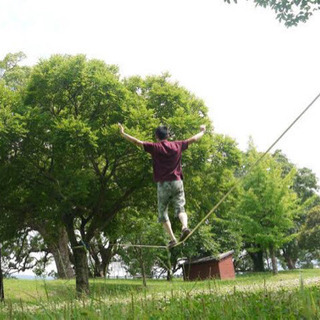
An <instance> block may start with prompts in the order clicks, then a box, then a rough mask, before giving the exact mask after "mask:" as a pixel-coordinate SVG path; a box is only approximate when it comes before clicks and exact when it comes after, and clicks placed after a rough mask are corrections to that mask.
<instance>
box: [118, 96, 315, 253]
mask: <svg viewBox="0 0 320 320" xmlns="http://www.w3.org/2000/svg"><path fill="white" fill-rule="evenodd" d="M319 97H320V93H319V94H318V95H317V96H316V97H315V98H314V99H313V100H312V101H311V102H310V104H309V105H308V106H307V107H306V108H305V109H304V110H303V111H302V112H301V113H300V114H299V115H298V116H297V117H296V118H295V119H294V120H293V121H292V122H291V124H290V125H289V126H288V127H287V128H286V129H285V130H284V131H283V132H282V134H281V135H280V136H279V137H278V138H277V139H276V140H275V141H274V142H273V143H272V144H271V146H270V147H269V148H268V149H267V150H266V151H265V152H264V153H263V154H262V155H261V156H260V157H259V158H258V160H257V161H256V162H255V163H254V164H253V165H252V166H251V167H249V168H248V170H247V172H246V173H245V174H244V175H243V176H241V177H239V178H237V179H236V181H235V184H234V185H233V186H232V187H231V188H230V189H229V191H228V192H226V193H225V194H224V196H223V197H222V198H221V199H220V200H219V201H218V202H217V203H216V204H215V206H214V207H213V208H212V209H211V210H210V211H209V212H208V213H207V214H206V215H205V216H204V218H202V220H201V221H200V222H199V223H198V224H197V225H196V226H195V227H194V228H193V229H192V230H191V232H190V233H189V234H188V235H187V236H186V237H185V238H184V239H183V240H182V241H179V242H177V243H176V244H175V245H174V246H172V247H171V248H175V247H178V246H180V245H181V244H183V243H184V242H186V241H187V240H188V239H189V238H190V237H191V236H192V234H193V233H194V232H195V231H196V230H197V229H198V228H199V227H200V226H201V225H202V224H203V222H204V221H206V220H207V219H208V218H209V216H210V215H211V214H212V213H213V212H214V211H215V210H216V209H217V208H218V207H219V206H220V204H221V203H222V202H223V201H224V200H225V199H226V198H227V197H228V196H229V195H230V193H231V192H232V191H233V190H234V189H235V188H236V187H237V186H238V184H240V182H242V180H243V179H244V178H245V177H246V176H247V175H248V174H249V173H250V172H251V171H252V170H253V169H254V168H255V167H256V166H257V165H258V164H259V163H260V162H261V160H262V159H263V158H264V157H265V156H266V155H267V154H268V152H269V151H270V150H271V149H272V148H273V147H274V146H275V145H276V144H277V143H278V142H279V141H280V140H281V139H282V138H283V136H284V135H285V134H286V133H287V132H288V131H289V130H290V129H291V128H292V127H293V126H294V125H295V124H296V123H297V122H298V121H299V120H300V118H301V117H302V116H303V115H304V114H305V113H306V112H307V111H308V110H309V109H310V108H311V106H312V105H313V104H314V103H315V102H316V101H317V100H318V98H319ZM114 245H117V246H121V247H139V248H158V249H167V250H168V246H157V245H143V244H141V245H138V244H129V243H128V244H114Z"/></svg>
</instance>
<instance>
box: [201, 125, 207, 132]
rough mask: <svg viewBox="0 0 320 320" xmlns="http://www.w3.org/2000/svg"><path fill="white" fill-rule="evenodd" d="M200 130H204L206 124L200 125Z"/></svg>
mask: <svg viewBox="0 0 320 320" xmlns="http://www.w3.org/2000/svg"><path fill="white" fill-rule="evenodd" d="M200 131H201V132H205V131H206V125H205V124H203V125H201V126H200Z"/></svg>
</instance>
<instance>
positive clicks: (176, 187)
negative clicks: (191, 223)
mask: <svg viewBox="0 0 320 320" xmlns="http://www.w3.org/2000/svg"><path fill="white" fill-rule="evenodd" d="M157 193H158V221H159V222H166V221H168V220H169V216H168V206H169V204H172V205H173V208H174V212H175V217H177V216H178V215H179V213H181V212H185V209H184V206H185V204H186V200H185V196H184V189H183V181H182V180H174V181H165V182H158V183H157Z"/></svg>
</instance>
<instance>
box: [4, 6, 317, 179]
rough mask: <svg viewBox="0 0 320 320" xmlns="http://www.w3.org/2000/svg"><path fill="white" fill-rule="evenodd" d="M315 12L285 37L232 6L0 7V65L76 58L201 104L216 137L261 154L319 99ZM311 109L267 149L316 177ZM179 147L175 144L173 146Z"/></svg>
mask: <svg viewBox="0 0 320 320" xmlns="http://www.w3.org/2000/svg"><path fill="white" fill-rule="evenodd" d="M319 31H320V12H316V13H315V15H314V16H313V17H311V19H310V21H308V22H307V23H305V24H301V25H299V26H298V27H293V28H290V29H288V28H286V27H284V25H283V24H280V23H279V22H278V21H277V20H276V19H275V14H274V13H273V12H272V11H271V10H268V9H263V8H256V7H255V6H254V5H253V1H251V0H249V1H244V0H242V1H241V0H239V4H237V5H236V4H232V5H228V4H226V3H224V2H223V0H161V1H160V0H113V1H110V0H101V1H100V0H90V1H82V0H63V1H62V0H55V1H51V0H46V1H44V0H14V1H12V0H0V59H3V57H4V56H5V55H6V54H7V53H9V52H11V53H13V52H17V51H23V52H24V53H25V54H26V55H27V56H28V59H27V61H26V63H28V64H35V63H36V62H37V61H38V60H39V59H40V58H47V57H49V56H50V55H52V54H54V53H61V54H77V53H84V54H86V55H87V56H88V58H98V59H102V60H104V61H105V62H106V63H108V64H117V65H118V66H119V68H120V73H121V75H122V76H130V75H135V74H137V75H141V76H145V75H149V74H161V73H162V72H166V71H168V72H169V73H170V74H171V75H172V79H173V80H177V81H178V82H179V83H180V84H181V85H182V86H184V87H186V88H187V89H188V90H189V91H191V92H193V93H194V94H195V95H196V96H197V97H199V98H201V99H203V100H204V101H205V103H206V105H207V106H208V108H209V110H210V117H211V119H212V121H213V124H214V126H215V130H216V132H219V133H223V134H226V135H229V136H231V137H233V138H234V139H235V140H236V141H237V142H238V144H239V147H240V148H241V149H243V150H244V149H245V148H246V146H247V142H248V139H249V136H250V135H251V136H252V137H253V140H254V142H255V144H256V146H257V148H258V149H259V150H260V151H265V150H266V149H267V148H268V147H269V146H270V145H271V144H272V142H273V141H274V140H275V139H276V138H277V137H278V136H279V135H280V134H281V133H282V131H283V130H284V129H286V127H287V126H288V125H289V124H290V122H291V121H292V120H293V119H294V118H295V117H296V116H297V115H298V114H299V113H300V112H301V111H302V110H303V109H304V108H305V107H306V106H307V105H308V104H309V103H310V102H311V101H312V100H313V99H314V98H315V97H316V96H317V94H318V93H319V92H320V45H319ZM319 119H320V99H319V101H317V102H316V103H315V104H314V106H313V107H312V109H310V110H309V111H308V113H306V114H305V116H304V117H303V118H302V119H301V120H300V121H299V122H298V123H297V125H296V126H295V127H294V128H293V129H292V130H291V131H289V132H288V134H287V135H286V136H285V137H284V138H283V139H282V140H281V142H280V143H279V144H278V145H277V146H276V147H275V148H276V149H277V148H280V149H282V150H283V152H284V153H285V154H286V155H287V156H288V158H289V159H290V160H291V161H292V162H294V163H295V164H296V165H297V166H298V167H308V168H310V169H312V170H313V171H314V172H315V173H316V174H317V176H318V177H320V151H319V137H320V128H319ZM182 138H183V137H182Z"/></svg>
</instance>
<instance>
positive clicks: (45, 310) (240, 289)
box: [0, 269, 320, 319]
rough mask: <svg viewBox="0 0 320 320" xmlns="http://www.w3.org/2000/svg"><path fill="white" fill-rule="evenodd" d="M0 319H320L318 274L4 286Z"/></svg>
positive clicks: (7, 282) (21, 282) (18, 282)
mask: <svg viewBox="0 0 320 320" xmlns="http://www.w3.org/2000/svg"><path fill="white" fill-rule="evenodd" d="M4 290H5V298H6V299H5V303H2V304H1V306H0V318H1V319H320V270H318V269H309V270H295V271H285V272H280V273H279V274H278V275H276V276H273V275H272V274H271V273H259V274H247V275H238V276H237V278H236V279H234V280H228V281H226V280H225V281H221V280H210V281H209V280H208V281H196V282H184V281H183V280H182V279H174V280H173V281H172V282H168V281H166V280H149V281H147V287H146V288H144V287H143V286H142V281H140V280H108V279H92V280H91V281H90V291H91V293H90V296H89V297H83V298H81V299H77V298H76V296H75V281H74V280H70V281H63V280H47V281H44V280H16V279H6V280H5V281H4Z"/></svg>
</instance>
